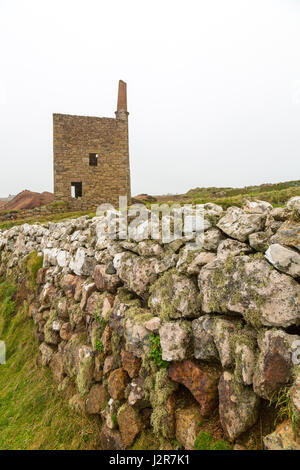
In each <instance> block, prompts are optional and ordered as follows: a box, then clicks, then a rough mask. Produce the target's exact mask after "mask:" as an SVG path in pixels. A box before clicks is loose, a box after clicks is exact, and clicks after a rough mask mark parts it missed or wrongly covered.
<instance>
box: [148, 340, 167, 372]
mask: <svg viewBox="0 0 300 470" xmlns="http://www.w3.org/2000/svg"><path fill="white" fill-rule="evenodd" d="M149 341H150V350H149V359H150V361H153V362H155V364H156V365H157V366H158V367H159V368H160V369H165V368H166V367H168V365H169V362H168V361H164V360H163V358H162V349H161V344H160V337H159V335H155V334H153V333H152V334H151V335H150V336H149Z"/></svg>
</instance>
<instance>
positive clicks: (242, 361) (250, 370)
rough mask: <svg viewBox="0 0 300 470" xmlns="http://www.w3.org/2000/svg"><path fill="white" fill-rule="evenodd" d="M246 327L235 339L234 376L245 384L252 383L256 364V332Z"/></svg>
mask: <svg viewBox="0 0 300 470" xmlns="http://www.w3.org/2000/svg"><path fill="white" fill-rule="evenodd" d="M251 333H252V332H250V331H246V329H244V330H242V331H241V332H239V333H238V334H237V335H236V337H234V338H232V339H233V340H234V346H233V347H234V362H235V370H234V378H235V380H237V381H238V382H240V383H244V384H245V385H252V383H253V375H254V370H255V366H256V361H257V357H256V355H257V354H256V349H257V348H256V339H255V334H254V333H252V334H251Z"/></svg>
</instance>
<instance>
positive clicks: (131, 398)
mask: <svg viewBox="0 0 300 470" xmlns="http://www.w3.org/2000/svg"><path fill="white" fill-rule="evenodd" d="M144 382H145V381H144V379H143V378H142V377H137V378H135V379H133V381H132V382H131V384H130V392H129V395H128V403H129V405H131V406H134V405H136V407H140V406H145V404H146V402H147V400H146V399H145V390H144Z"/></svg>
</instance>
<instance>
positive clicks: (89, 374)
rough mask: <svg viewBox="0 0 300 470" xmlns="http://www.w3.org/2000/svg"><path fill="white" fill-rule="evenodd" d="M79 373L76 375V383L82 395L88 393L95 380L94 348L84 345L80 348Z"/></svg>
mask: <svg viewBox="0 0 300 470" xmlns="http://www.w3.org/2000/svg"><path fill="white" fill-rule="evenodd" d="M78 357H79V363H78V373H77V377H76V385H77V388H78V391H79V393H80V394H81V395H84V394H86V393H87V392H88V391H89V389H90V387H91V384H92V382H93V376H94V367H95V361H94V357H93V351H92V348H90V347H89V346H86V345H83V346H80V347H79V350H78Z"/></svg>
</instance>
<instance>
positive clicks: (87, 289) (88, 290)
mask: <svg viewBox="0 0 300 470" xmlns="http://www.w3.org/2000/svg"><path fill="white" fill-rule="evenodd" d="M95 290H96V284H95V283H94V282H85V283H84V284H83V286H82V294H81V301H80V308H81V310H85V308H86V305H87V302H88V299H89V297H90V296H91V295H92V293H93V292H95Z"/></svg>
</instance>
